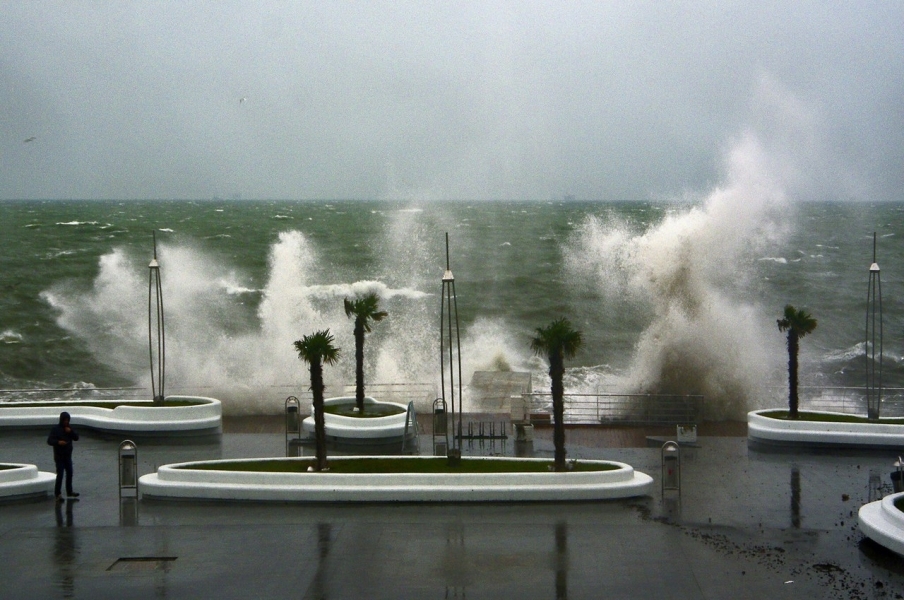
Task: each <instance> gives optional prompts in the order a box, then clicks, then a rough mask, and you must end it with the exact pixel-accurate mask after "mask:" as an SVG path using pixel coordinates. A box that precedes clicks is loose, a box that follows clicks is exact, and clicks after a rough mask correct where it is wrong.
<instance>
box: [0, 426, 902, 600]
mask: <svg viewBox="0 0 904 600" xmlns="http://www.w3.org/2000/svg"><path fill="white" fill-rule="evenodd" d="M282 422H283V421H282V418H281V417H279V418H252V417H248V418H227V419H224V424H223V429H224V431H223V434H222V436H213V437H210V438H205V439H201V440H190V439H175V438H171V439H148V440H141V439H138V440H136V441H137V443H138V453H139V454H138V457H139V466H140V473H141V474H145V473H150V472H152V471H154V470H155V469H156V467H157V466H159V465H162V464H168V463H174V462H182V461H187V460H206V459H217V458H243V457H248V458H251V457H266V456H282V455H284V454H285V436H284V432H283V430H282V429H281V427H282ZM667 434H668V431H667V430H651V429H611V428H598V427H581V428H573V429H569V431H568V433H567V446H568V450H569V457H570V458H577V459H580V458H599V459H609V460H617V461H622V462H626V463H628V464H631V465H632V466H634V467H635V469H638V470H640V471H643V472H645V473H648V474H650V475H652V476H653V477H654V480H655V485H654V492H653V495H652V496H649V497H644V498H636V499H631V500H618V501H607V502H579V503H536V504H531V503H520V504H503V503H489V504H479V505H465V504H423V505H421V504H392V505H384V504H366V505H356V506H336V505H329V504H316V505H300V504H256V503H215V502H205V503H194V502H187V501H176V502H168V501H167V502H165V501H151V500H140V501H136V500H134V499H129V498H127V499H123V500H120V498H119V491H118V479H117V467H118V450H117V449H118V446H119V443H120V442H121V441H122V439H121V438H120V437H116V436H110V435H102V434H96V433H92V432H88V433H85V434H83V435H82V439H81V440H80V441H79V442H78V443H77V445H76V450H75V484H76V490H77V491H79V492H81V494H82V496H81V501H79V502H73V503H69V502H67V503H65V504H63V505H56V504H55V503H54V502H53V501H52V500H49V499H48V500H42V501H34V502H19V503H10V504H0V565H2V567H0V575H2V576H0V598H64V597H68V598H92V599H96V598H163V597H167V598H204V597H216V598H288V597H301V598H472V599H473V598H572V599H575V598H672V599H683V598H688V599H721V598H732V599H743V598H751V599H752V598H796V599H799V598H901V597H904V558H902V557H900V556H898V555H894V554H892V553H889V552H888V551H886V550H884V549H883V548H881V547H879V546H878V545H876V544H874V543H872V542H871V541H869V540H865V539H864V537H863V535H862V534H861V533H860V532H859V531H858V529H857V517H856V516H857V510H858V509H859V507H860V506H862V505H863V504H864V503H866V502H868V501H869V500H872V499H874V498H873V496H874V495H875V494H877V493H882V492H883V488H885V487H887V484H888V483H889V477H888V475H889V473H890V472H891V470H892V466H891V465H892V463H893V462H894V460H895V459H896V456H895V455H894V453H893V452H881V451H878V452H877V451H872V452H844V453H832V452H820V453H816V452H792V451H788V452H778V451H771V452H768V453H763V452H757V451H753V450H749V449H748V447H747V439H746V430H745V426H744V424H743V423H727V424H703V425H701V426H700V428H699V430H698V435H699V438H698V443H697V447H683V448H682V450H681V492H680V495H679V494H677V493H675V492H670V491H666V492H665V495H663V492H662V491H661V451H660V448H659V447H656V446H648V445H647V439H646V437H647V436H648V435H656V436H660V435H667ZM551 437H552V435H551V429H546V428H538V429H536V430H535V432H534V442H533V444H532V445H531V446H519V447H517V448H516V444H515V443H514V441H512V440H509V441H508V442H506V443H505V444H502V443H501V442H499V441H496V442H495V443H492V444H491V443H489V442H484V443H483V444H482V445H481V444H480V443H479V442H477V441H475V442H473V443H472V444H471V445H470V446H471V447H470V448H469V444H468V442H465V444H464V453H465V454H468V453H469V452H472V453H474V454H506V455H512V454H514V453H516V452H518V453H530V454H531V455H533V456H540V457H543V456H549V457H551V456H552V452H553V448H552V442H551ZM45 439H46V432H43V431H11V432H4V435H3V436H2V437H0V461H4V462H24V463H33V464H36V465H37V466H38V468H39V469H41V470H42V471H52V470H53V462H52V459H51V451H50V448H48V447H47V445H46V444H45ZM429 444H430V437H429V436H428V435H422V436H421V445H422V450H424V451H429ZM888 491H890V490H888Z"/></svg>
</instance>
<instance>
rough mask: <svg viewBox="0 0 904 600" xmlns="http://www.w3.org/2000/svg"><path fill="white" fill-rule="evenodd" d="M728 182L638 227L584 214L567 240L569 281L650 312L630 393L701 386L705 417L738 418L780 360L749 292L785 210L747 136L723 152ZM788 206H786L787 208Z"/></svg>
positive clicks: (780, 231)
mask: <svg viewBox="0 0 904 600" xmlns="http://www.w3.org/2000/svg"><path fill="white" fill-rule="evenodd" d="M727 162H728V168H727V178H726V183H725V185H724V186H722V187H719V188H716V189H714V190H713V191H712V192H711V193H710V194H709V195H708V196H707V197H706V198H705V199H704V200H703V202H702V204H701V205H699V206H693V207H690V208H686V209H678V210H675V211H674V212H673V213H672V214H669V215H668V216H666V217H665V219H664V220H663V221H662V222H660V223H658V224H656V225H653V226H650V227H649V228H648V229H646V230H645V231H642V232H634V231H630V230H629V229H628V228H627V226H626V225H625V224H624V223H622V222H619V221H617V220H615V221H612V222H611V223H609V222H606V221H604V220H602V219H600V218H598V217H593V216H591V217H588V218H587V219H586V221H585V222H584V223H583V224H582V225H581V226H580V227H579V228H578V229H577V231H576V233H575V235H574V236H573V238H572V239H571V240H570V241H569V243H568V244H567V246H566V248H565V256H566V266H567V268H568V269H569V272H570V273H571V274H572V278H573V279H575V280H585V281H593V282H596V285H597V286H598V292H599V296H600V298H601V299H603V300H602V301H603V302H617V301H616V300H613V298H614V297H616V296H623V297H627V298H630V300H631V301H632V302H634V303H642V304H643V305H645V306H646V307H648V309H649V310H651V312H652V317H651V321H650V323H649V325H648V326H647V327H646V329H645V330H644V331H643V333H642V334H641V336H640V338H639V340H638V341H637V343H636V346H635V350H634V355H633V358H632V362H631V364H630V366H629V368H628V369H627V371H626V373H625V376H624V384H623V385H624V387H625V388H626V391H631V392H639V393H665V394H703V395H704V396H705V399H706V411H707V414H706V416H707V418H713V419H723V418H733V419H740V418H742V417H743V415H744V413H745V412H746V411H747V410H748V409H750V408H751V407H753V406H756V405H757V402H758V400H757V399H758V397H759V396H760V394H759V391H760V389H761V386H762V385H764V384H765V383H766V382H768V381H771V380H772V377H773V373H774V371H775V368H776V361H777V357H780V356H781V354H780V352H777V351H776V346H777V345H778V344H777V341H776V336H775V335H773V333H774V332H773V329H774V326H773V322H774V320H770V314H769V309H770V308H774V307H766V309H765V310H764V307H760V306H758V305H757V304H756V303H755V302H752V301H751V300H749V297H750V296H749V291H750V286H751V284H752V283H753V282H754V278H753V277H752V275H753V274H754V273H755V269H756V264H757V262H756V261H757V259H758V258H759V257H761V256H762V252H763V249H765V248H769V247H771V246H773V245H774V244H776V243H778V242H779V241H780V240H781V239H782V238H783V237H784V235H785V234H786V232H787V230H786V229H785V227H784V226H782V222H781V220H780V219H781V217H782V216H786V215H787V213H788V211H789V210H790V207H789V203H788V202H787V200H786V197H785V193H784V191H783V189H782V186H781V185H780V182H779V181H778V180H777V179H775V178H774V177H773V176H772V169H771V165H770V164H769V159H768V157H767V156H766V154H765V153H764V151H763V150H762V148H761V147H760V145H759V144H758V143H757V141H756V139H755V138H754V137H753V136H752V135H746V136H744V138H743V139H742V140H741V141H740V142H739V144H738V145H737V146H736V147H735V148H734V149H733V150H732V151H731V153H730V154H729V157H728V161H727ZM783 211H784V212H783Z"/></svg>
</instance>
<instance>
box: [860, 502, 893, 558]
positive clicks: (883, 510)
mask: <svg viewBox="0 0 904 600" xmlns="http://www.w3.org/2000/svg"><path fill="white" fill-rule="evenodd" d="M902 497H904V492H901V493H898V494H892V495H890V496H885V497H884V498H882V499H881V500H877V501H876V502H870V503H869V504H864V505H863V506H861V507H860V511H859V512H858V513H857V519H858V521H859V523H860V529H861V530H862V531H863V534H864V535H866V536H867V537H868V538H870V539H872V540H873V541H874V542H876V543H878V544H881V545H882V546H885V547H886V548H888V549H889V550H892V551H893V552H897V553H898V554H902V555H904V512H901V511H900V510H898V508H897V507H896V506H895V500H897V499H899V498H902Z"/></svg>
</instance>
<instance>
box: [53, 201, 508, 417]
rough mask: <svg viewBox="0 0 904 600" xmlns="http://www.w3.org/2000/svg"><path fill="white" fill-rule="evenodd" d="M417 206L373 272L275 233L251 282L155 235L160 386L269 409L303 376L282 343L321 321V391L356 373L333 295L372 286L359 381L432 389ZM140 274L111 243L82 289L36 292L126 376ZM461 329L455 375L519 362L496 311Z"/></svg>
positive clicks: (432, 324)
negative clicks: (160, 301)
mask: <svg viewBox="0 0 904 600" xmlns="http://www.w3.org/2000/svg"><path fill="white" fill-rule="evenodd" d="M421 216H422V215H421V213H420V211H405V212H402V211H399V212H398V213H397V217H396V218H395V220H394V221H393V222H392V223H391V224H390V226H389V227H388V228H387V229H386V231H385V232H384V234H383V235H384V240H383V242H382V243H381V244H382V248H383V251H382V252H380V253H379V257H380V258H379V260H378V264H377V265H376V273H377V274H378V276H380V279H381V280H376V279H364V280H357V281H349V282H342V281H339V282H337V281H335V279H336V277H337V273H335V272H333V271H332V270H331V268H330V264H329V257H328V256H325V255H324V254H323V253H322V252H321V251H319V250H318V249H317V248H316V247H315V245H314V244H313V243H312V242H311V240H310V239H309V238H308V237H307V236H305V235H304V234H303V233H301V232H299V231H283V232H280V233H279V234H278V236H277V239H276V240H275V241H274V242H273V243H272V245H271V247H270V250H269V259H268V263H267V278H266V282H265V283H264V285H263V286H262V287H260V288H257V287H256V286H255V285H254V283H253V278H252V277H251V276H250V274H248V273H243V272H242V270H241V269H239V268H237V267H235V266H234V265H231V264H228V262H226V261H224V260H223V259H222V257H219V256H215V255H213V254H211V253H210V252H209V251H207V250H204V249H202V248H200V247H199V246H197V245H194V244H184V243H183V244H172V243H164V244H162V245H161V246H160V248H159V249H158V256H159V260H160V264H161V274H162V279H163V293H164V308H165V315H166V344H167V371H166V372H167V375H166V376H167V390H168V391H170V393H188V394H198V395H209V396H214V397H217V398H219V399H221V400H222V401H223V403H224V411H225V412H226V413H227V414H233V415H235V414H267V413H271V414H272V413H277V412H279V411H281V410H282V406H283V401H284V400H285V397H286V396H288V395H290V394H291V395H300V396H303V395H305V391H306V390H307V387H308V381H307V371H306V368H305V365H303V364H302V363H301V361H300V360H299V359H298V357H297V355H296V353H295V351H294V349H293V347H292V342H293V341H294V340H295V339H299V338H300V337H301V336H302V335H305V334H307V333H311V332H313V331H316V330H319V329H325V328H329V329H330V331H331V332H332V333H333V335H334V336H335V339H336V343H337V345H338V346H339V347H340V348H342V354H341V358H340V361H339V362H338V363H337V364H336V365H334V366H331V367H330V368H328V369H326V370H325V379H326V383H327V392H328V394H339V393H341V392H342V390H343V388H344V386H346V385H348V384H349V383H352V382H353V381H354V339H353V336H352V330H353V323H352V322H351V321H350V320H349V319H348V318H347V317H346V315H345V314H344V311H343V308H342V306H343V302H342V300H343V298H345V297H353V296H356V295H360V294H363V293H367V292H370V291H373V292H376V293H377V294H378V295H379V296H380V298H381V307H382V308H384V309H385V310H387V311H388V312H389V318H387V319H386V320H384V321H383V322H381V323H380V324H379V325H378V326H375V327H374V330H373V332H372V333H371V334H369V335H368V337H367V342H366V347H365V374H366V378H367V381H368V382H369V383H419V384H421V383H426V384H432V385H435V386H436V388H437V389H438V379H439V368H440V365H439V346H438V319H439V291H440V289H439V286H440V275H441V273H442V269H441V266H442V262H441V261H440V257H438V256H436V255H435V252H434V249H435V247H436V244H434V243H432V242H431V240H429V239H428V233H427V232H426V230H425V225H424V224H423V222H422V221H420V217H421ZM434 275H435V277H434ZM338 276H341V275H338ZM146 277H147V259H146V257H142V256H139V255H137V254H136V253H134V252H132V253H130V252H128V251H126V250H125V249H123V248H114V249H113V250H112V251H110V252H108V253H106V254H104V255H103V256H101V258H100V260H99V262H98V273H97V275H96V277H95V278H94V280H93V282H92V283H91V285H90V287H88V288H87V289H86V288H85V286H84V283H83V282H76V281H67V282H65V283H61V284H58V285H55V286H53V287H52V288H51V289H50V290H47V291H45V292H44V294H43V296H44V298H45V300H46V301H47V302H48V303H49V304H51V305H52V306H53V308H54V309H55V310H56V311H57V313H58V317H57V321H58V324H59V325H60V326H62V327H64V328H65V329H67V330H68V331H70V332H72V333H74V334H75V335H76V336H77V337H78V338H79V339H81V340H83V341H84V343H85V344H86V345H87V347H88V349H89V350H90V351H91V353H92V354H94V355H95V357H96V358H97V360H98V361H99V362H102V363H104V364H106V365H108V366H110V367H112V368H114V369H115V370H116V371H117V372H119V373H121V374H123V375H124V376H126V377H128V378H130V379H131V380H132V381H134V383H135V385H142V384H143V383H144V382H146V381H148V380H149V375H148V374H147V373H148V372H147V369H148V366H147V365H148V355H147V311H146V308H145V307H146V305H147V296H146V294H147V281H146ZM463 334H464V335H463V360H464V363H465V365H466V368H467V369H469V370H468V371H467V379H466V381H465V382H464V383H465V384H467V383H468V380H469V378H470V373H471V372H472V371H473V369H474V368H478V367H480V368H493V366H494V365H495V366H496V367H498V366H499V365H500V364H502V363H509V362H511V363H514V364H516V365H518V364H519V361H518V358H517V357H518V352H517V351H515V349H514V347H515V345H516V344H515V343H514V342H513V341H512V339H511V336H510V335H509V334H508V333H507V332H506V329H505V328H504V327H503V326H502V325H501V324H498V322H496V321H492V320H484V321H482V322H481V323H480V324H479V325H478V324H474V325H473V326H472V327H471V328H470V329H468V330H467V331H463ZM494 357H495V360H494ZM500 357H501V358H500ZM427 401H428V399H426V398H425V399H424V404H423V405H422V406H419V407H418V409H419V410H424V409H426V408H427V407H428V406H427V404H426V402H427Z"/></svg>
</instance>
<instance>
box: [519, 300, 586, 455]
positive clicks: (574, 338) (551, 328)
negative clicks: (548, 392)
mask: <svg viewBox="0 0 904 600" xmlns="http://www.w3.org/2000/svg"><path fill="white" fill-rule="evenodd" d="M582 341H583V340H582V339H581V332H580V331H575V329H574V328H572V326H571V322H570V321H569V320H568V319H566V318H564V317H563V318H561V319H556V320H555V321H553V322H552V323H550V324H549V325H547V326H546V327H538V328H537V337H535V338H534V339H532V340H531V342H530V348H531V350H533V351H534V352H535V353H536V354H537V355H539V356H546V357H547V358H548V359H549V377H550V379H551V380H552V412H553V420H554V422H553V444H554V445H555V449H556V454H555V468H556V471H565V470H566V466H565V422H564V417H565V388H564V386H563V384H562V377H564V375H565V359H566V358H571V357H573V356H574V355H575V354H576V353H577V351H578V349H579V348H580V347H581V343H582Z"/></svg>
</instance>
